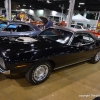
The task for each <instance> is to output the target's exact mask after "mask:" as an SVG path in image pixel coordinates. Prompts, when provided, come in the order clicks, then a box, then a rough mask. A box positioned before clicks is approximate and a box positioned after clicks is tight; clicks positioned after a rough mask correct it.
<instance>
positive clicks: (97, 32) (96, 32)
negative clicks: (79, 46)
mask: <svg viewBox="0 0 100 100" xmlns="http://www.w3.org/2000/svg"><path fill="white" fill-rule="evenodd" d="M89 32H92V33H93V34H94V35H95V36H97V37H98V38H100V30H89Z"/></svg>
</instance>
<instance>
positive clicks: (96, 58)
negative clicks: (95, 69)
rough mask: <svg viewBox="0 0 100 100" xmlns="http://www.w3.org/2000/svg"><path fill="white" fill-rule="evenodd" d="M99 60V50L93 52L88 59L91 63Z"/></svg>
mask: <svg viewBox="0 0 100 100" xmlns="http://www.w3.org/2000/svg"><path fill="white" fill-rule="evenodd" d="M99 60H100V51H98V52H97V53H96V54H95V56H94V57H92V58H91V59H90V62H91V63H93V64H95V63H97V62H98V61H99Z"/></svg>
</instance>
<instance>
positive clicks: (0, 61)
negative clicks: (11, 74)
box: [0, 57, 6, 68]
mask: <svg viewBox="0 0 100 100" xmlns="http://www.w3.org/2000/svg"><path fill="white" fill-rule="evenodd" d="M0 65H1V66H2V67H3V68H6V67H5V63H4V60H3V59H2V58H1V57H0Z"/></svg>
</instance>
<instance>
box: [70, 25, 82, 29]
mask: <svg viewBox="0 0 100 100" xmlns="http://www.w3.org/2000/svg"><path fill="white" fill-rule="evenodd" d="M71 27H72V28H76V29H84V28H83V27H82V26H81V25H77V24H71Z"/></svg>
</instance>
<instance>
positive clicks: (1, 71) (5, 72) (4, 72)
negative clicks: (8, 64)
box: [0, 65, 10, 75]
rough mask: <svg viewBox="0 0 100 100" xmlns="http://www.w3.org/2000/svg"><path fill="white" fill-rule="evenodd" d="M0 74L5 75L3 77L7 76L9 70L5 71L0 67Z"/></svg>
mask: <svg viewBox="0 0 100 100" xmlns="http://www.w3.org/2000/svg"><path fill="white" fill-rule="evenodd" d="M0 73H2V74H5V75H9V74H10V70H6V69H4V68H3V67H2V66H1V65H0Z"/></svg>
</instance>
